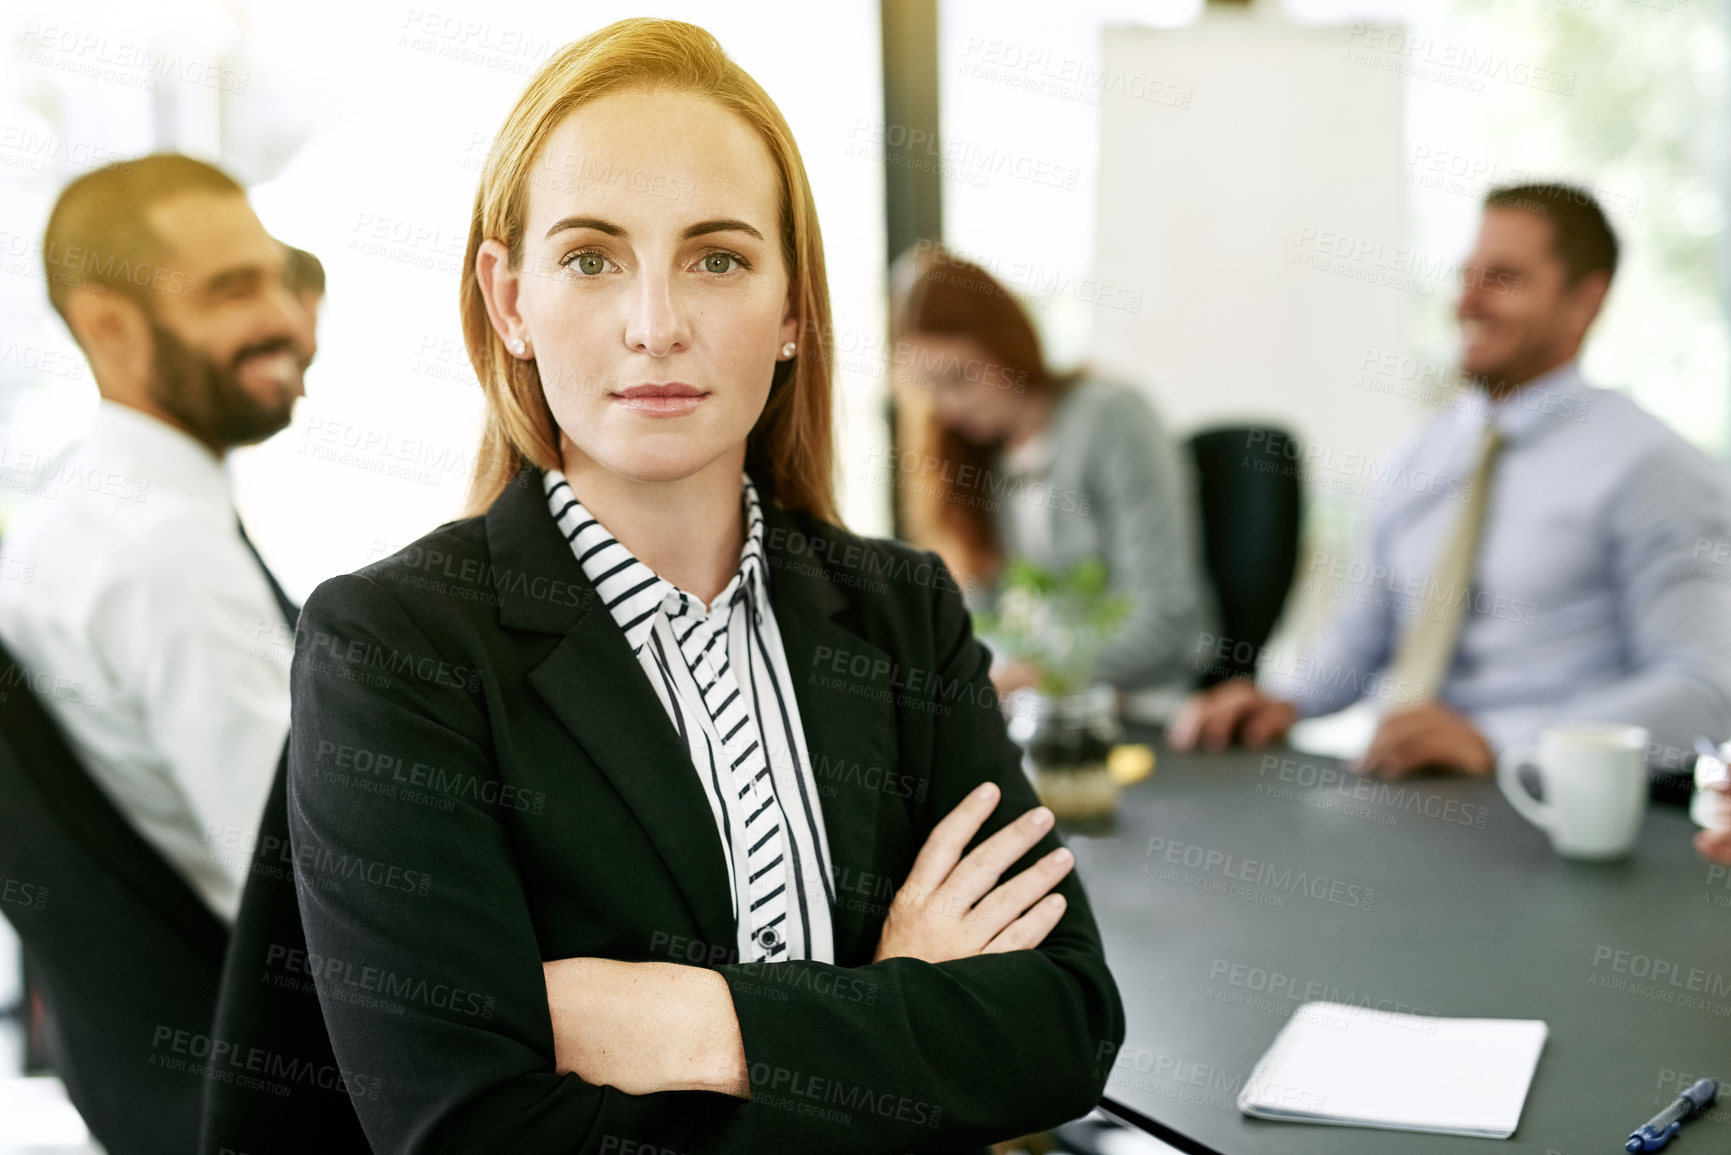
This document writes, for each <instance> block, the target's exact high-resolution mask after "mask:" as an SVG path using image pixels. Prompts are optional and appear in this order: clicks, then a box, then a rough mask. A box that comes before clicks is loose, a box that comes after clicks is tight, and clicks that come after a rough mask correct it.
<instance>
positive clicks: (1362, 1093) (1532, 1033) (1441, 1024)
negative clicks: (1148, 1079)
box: [1238, 1003, 1546, 1139]
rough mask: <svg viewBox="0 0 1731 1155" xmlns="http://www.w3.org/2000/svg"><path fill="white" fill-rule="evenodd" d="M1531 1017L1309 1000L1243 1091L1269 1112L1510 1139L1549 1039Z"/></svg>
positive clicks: (1251, 1107)
mask: <svg viewBox="0 0 1731 1155" xmlns="http://www.w3.org/2000/svg"><path fill="white" fill-rule="evenodd" d="M1545 1034H1546V1028H1545V1024H1544V1023H1542V1022H1538V1021H1537V1020H1532V1019H1436V1018H1428V1017H1423V1016H1419V1015H1403V1014H1396V1013H1394V1012H1391V1011H1379V1010H1376V1009H1374V1008H1370V1007H1360V1006H1351V1005H1346V1004H1342V1003H1305V1004H1304V1005H1303V1006H1302V1007H1300V1008H1298V1010H1297V1011H1295V1012H1293V1015H1292V1019H1291V1021H1290V1022H1288V1023H1287V1024H1286V1026H1285V1027H1283V1028H1282V1029H1281V1031H1280V1034H1279V1036H1278V1037H1276V1038H1275V1040H1274V1045H1273V1046H1271V1047H1269V1048H1268V1053H1267V1054H1265V1055H1263V1056H1262V1061H1261V1062H1259V1063H1257V1064H1256V1070H1255V1071H1253V1072H1252V1073H1251V1075H1250V1079H1249V1081H1247V1082H1246V1083H1245V1084H1244V1089H1243V1090H1242V1091H1240V1092H1239V1094H1238V1109H1239V1110H1240V1111H1242V1112H1244V1113H1245V1114H1246V1115H1254V1116H1256V1117H1258V1118H1262V1119H1283V1120H1287V1121H1290V1122H1297V1123H1335V1124H1341V1125H1345V1126H1352V1127H1383V1128H1388V1129H1390V1130H1395V1131H1435V1132H1438V1133H1440V1134H1444V1135H1471V1136H1476V1137H1479V1138H1485V1139H1507V1138H1508V1137H1509V1136H1510V1135H1513V1134H1514V1133H1515V1126H1516V1124H1518V1123H1519V1122H1520V1119H1521V1107H1522V1106H1523V1105H1524V1104H1525V1103H1526V1099H1527V1088H1528V1087H1529V1086H1530V1085H1531V1084H1532V1081H1533V1071H1534V1069H1535V1068H1536V1067H1537V1066H1538V1062H1539V1052H1540V1051H1541V1050H1542V1049H1543V1048H1544V1045H1545Z"/></svg>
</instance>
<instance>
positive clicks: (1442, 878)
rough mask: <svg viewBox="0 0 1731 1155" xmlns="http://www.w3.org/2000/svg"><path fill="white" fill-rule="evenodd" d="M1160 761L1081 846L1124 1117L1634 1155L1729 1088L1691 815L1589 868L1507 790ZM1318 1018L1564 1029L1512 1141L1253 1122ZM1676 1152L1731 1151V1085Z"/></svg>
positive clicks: (1296, 757)
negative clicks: (1392, 1014)
mask: <svg viewBox="0 0 1731 1155" xmlns="http://www.w3.org/2000/svg"><path fill="white" fill-rule="evenodd" d="M1128 740H1136V741H1140V740H1145V736H1144V735H1140V734H1137V735H1133V736H1132V737H1130V738H1129V739H1128ZM1157 753H1158V758H1159V762H1158V767H1157V769H1156V771H1155V773H1154V774H1153V775H1152V776H1151V777H1149V778H1147V779H1144V780H1143V781H1141V782H1139V783H1137V784H1135V785H1134V786H1131V787H1128V788H1127V789H1126V790H1125V792H1124V797H1123V805H1122V809H1121V811H1120V813H1119V815H1118V819H1117V825H1116V829H1115V830H1114V831H1113V832H1111V833H1110V834H1101V835H1095V836H1084V835H1078V834H1074V833H1069V832H1065V837H1066V841H1067V842H1068V844H1069V845H1070V846H1071V848H1072V849H1074V850H1075V852H1076V857H1077V863H1078V868H1079V869H1080V870H1081V871H1082V877H1083V881H1084V883H1085V885H1086V886H1087V888H1088V894H1089V897H1090V899H1091V901H1092V903H1093V906H1094V911H1095V915H1096V917H1097V918H1098V920H1099V923H1100V927H1101V932H1102V934H1103V935H1104V937H1105V941H1106V948H1107V957H1108V959H1109V961H1110V963H1111V966H1112V971H1113V974H1114V975H1115V976H1116V978H1117V981H1118V988H1119V990H1120V991H1121V992H1122V994H1123V998H1124V1004H1125V1010H1126V1013H1127V1016H1128V1022H1129V1025H1128V1032H1127V1034H1126V1036H1125V1040H1124V1046H1123V1048H1122V1050H1120V1051H1119V1052H1118V1053H1117V1054H1116V1055H1115V1056H1112V1059H1111V1061H1112V1070H1111V1077H1110V1081H1109V1082H1108V1084H1107V1087H1106V1099H1107V1102H1106V1104H1105V1105H1106V1106H1107V1107H1108V1109H1111V1108H1112V1107H1113V1105H1114V1104H1116V1105H1117V1106H1118V1107H1119V1109H1120V1110H1121V1112H1122V1113H1123V1114H1124V1115H1125V1116H1126V1117H1127V1118H1130V1119H1131V1120H1132V1121H1139V1122H1143V1123H1144V1125H1146V1124H1147V1122H1148V1121H1152V1123H1153V1124H1154V1126H1151V1127H1149V1129H1150V1130H1152V1131H1153V1132H1154V1133H1155V1134H1157V1135H1160V1136H1161V1137H1162V1138H1165V1139H1166V1140H1167V1142H1170V1143H1172V1144H1173V1145H1175V1146H1178V1147H1179V1148H1180V1149H1183V1150H1188V1151H1195V1152H1218V1153H1220V1155H1258V1153H1261V1152H1280V1153H1282V1155H1302V1153H1305V1152H1312V1151H1314V1152H1328V1153H1329V1155H1432V1153H1445V1152H1446V1153H1451V1155H1460V1153H1462V1152H1467V1151H1472V1150H1486V1151H1490V1150H1496V1151H1507V1152H1509V1153H1510V1155H1515V1153H1517V1152H1521V1153H1525V1152H1531V1153H1533V1155H1591V1153H1596V1152H1605V1151H1620V1150H1622V1145H1623V1141H1624V1140H1625V1139H1626V1138H1627V1137H1628V1135H1629V1133H1630V1132H1631V1131H1633V1130H1634V1129H1635V1128H1636V1127H1637V1126H1639V1125H1640V1124H1642V1123H1644V1122H1646V1121H1647V1119H1648V1118H1650V1117H1651V1116H1652V1115H1654V1114H1656V1113H1657V1110H1658V1109H1659V1108H1660V1107H1661V1106H1663V1105H1664V1104H1666V1103H1669V1102H1670V1101H1671V1100H1672V1099H1673V1098H1675V1097H1676V1095H1677V1094H1678V1092H1679V1091H1680V1090H1681V1089H1682V1088H1683V1087H1686V1086H1687V1085H1688V1083H1689V1082H1690V1081H1692V1080H1694V1079H1696V1078H1699V1077H1702V1076H1710V1077H1714V1078H1718V1079H1720V1080H1722V1081H1727V1080H1731V871H1727V870H1725V868H1722V867H1714V866H1712V865H1711V864H1709V863H1707V862H1705V861H1704V860H1702V859H1700V858H1699V857H1698V856H1697V855H1696V853H1695V849H1694V847H1693V846H1692V845H1691V844H1690V836H1691V834H1692V832H1693V831H1694V829H1695V827H1694V826H1693V825H1692V824H1691V823H1690V821H1689V818H1688V815H1687V814H1686V813H1685V812H1684V811H1683V810H1682V809H1681V808H1677V807H1651V808H1649V811H1648V814H1647V817H1646V820H1645V826H1644V828H1643V830H1642V832H1641V842H1640V845H1639V847H1638V848H1637V849H1636V851H1635V853H1634V855H1633V856H1632V857H1631V858H1629V859H1627V860H1625V861H1623V862H1621V863H1615V864H1588V863H1578V862H1570V861H1567V860H1565V859H1562V858H1559V857H1558V856H1557V855H1556V854H1554V853H1553V852H1552V851H1551V849H1550V845H1549V843H1548V842H1547V841H1546V839H1545V836H1544V835H1543V834H1542V833H1541V832H1540V831H1538V830H1537V829H1535V828H1533V827H1531V826H1529V825H1528V824H1527V823H1526V822H1525V821H1523V820H1522V819H1521V818H1520V817H1519V816H1518V815H1517V814H1515V812H1514V811H1513V809H1512V808H1511V807H1510V806H1509V804H1508V802H1507V801H1506V800H1505V799H1504V798H1503V797H1502V795H1501V794H1500V793H1499V792H1498V791H1497V788H1496V786H1495V784H1494V783H1493V782H1491V781H1488V780H1476V779H1473V780H1469V779H1464V778H1438V777H1431V778H1418V779H1411V780H1407V781H1404V782H1379V781H1378V780H1373V779H1360V778H1358V777H1356V776H1354V775H1352V774H1351V773H1350V772H1348V771H1347V770H1345V769H1344V768H1343V766H1342V765H1341V764H1340V763H1338V762H1336V761H1334V760H1332V759H1328V758H1318V757H1313V756H1308V755H1301V754H1296V753H1293V752H1291V751H1288V750H1284V749H1277V750H1273V751H1267V752H1255V751H1235V752H1230V753H1226V754H1214V755H1207V754H1175V753H1172V752H1170V751H1168V750H1166V749H1165V748H1164V747H1157ZM1313 999H1324V1000H1328V1001H1332V1002H1344V1003H1357V1004H1360V1005H1368V1006H1375V1007H1380V1008H1382V1009H1384V1010H1391V1011H1400V1012H1409V1013H1417V1014H1434V1015H1442V1016H1449V1017H1482V1018H1519V1019H1542V1020H1544V1021H1545V1022H1546V1023H1547V1024H1549V1027H1550V1034H1549V1037H1548V1039H1547V1040H1546V1043H1545V1048H1544V1051H1543V1053H1542V1054H1541V1055H1540V1058H1539V1065H1538V1071H1537V1074H1536V1075H1535V1076H1534V1079H1533V1084H1532V1087H1531V1089H1530V1090H1529V1091H1528V1094H1527V1100H1526V1105H1525V1107H1524V1108H1523V1110H1522V1112H1521V1121H1520V1127H1519V1129H1518V1130H1516V1132H1515V1134H1514V1137H1513V1138H1512V1139H1510V1140H1506V1141H1492V1140H1483V1139H1469V1138H1462V1137H1457V1136H1448V1135H1426V1134H1418V1133H1413V1132H1401V1131H1386V1130H1373V1129H1369V1128H1361V1127H1335V1126H1318V1125H1315V1124H1305V1123H1276V1122H1267V1121H1263V1120H1258V1119H1250V1118H1247V1117H1245V1116H1243V1115H1241V1114H1239V1112H1238V1109H1237V1105H1236V1102H1235V1100H1236V1097H1237V1094H1238V1091H1239V1088H1240V1087H1242V1086H1243V1085H1244V1083H1245V1081H1246V1080H1247V1079H1248V1078H1249V1076H1250V1073H1251V1071H1252V1070H1253V1069H1254V1067H1255V1065H1256V1062H1257V1060H1258V1059H1260V1058H1261V1057H1262V1054H1263V1052H1264V1051H1265V1050H1266V1049H1267V1048H1268V1046H1269V1044H1270V1043H1272V1042H1273V1041H1274V1037H1275V1035H1276V1033H1277V1032H1278V1031H1279V1030H1280V1028H1281V1027H1282V1026H1283V1025H1284V1024H1285V1023H1286V1022H1287V1021H1288V1019H1289V1017H1290V1016H1291V1014H1292V1012H1293V1011H1294V1009H1296V1008H1297V1007H1298V1006H1300V1005H1301V1004H1303V1003H1304V1002H1306V1001H1310V1000H1313ZM1137 1117H1140V1118H1139V1119H1138V1118H1137ZM1666 1150H1667V1151H1668V1152H1669V1151H1676V1152H1677V1153H1678V1155H1697V1153H1700V1155H1706V1153H1708V1152H1722V1151H1727V1150H1731V1086H1728V1087H1727V1090H1726V1092H1725V1094H1723V1095H1722V1096H1721V1098H1720V1105H1719V1106H1716V1107H1715V1108H1714V1109H1713V1110H1712V1111H1711V1112H1709V1113H1708V1115H1707V1116H1705V1117H1703V1118H1699V1119H1696V1120H1694V1121H1692V1122H1689V1123H1687V1124H1685V1125H1684V1127H1683V1130H1682V1133H1681V1134H1680V1135H1679V1136H1678V1137H1677V1138H1676V1139H1675V1140H1673V1141H1672V1143H1671V1145H1670V1147H1668V1148H1667V1149H1666Z"/></svg>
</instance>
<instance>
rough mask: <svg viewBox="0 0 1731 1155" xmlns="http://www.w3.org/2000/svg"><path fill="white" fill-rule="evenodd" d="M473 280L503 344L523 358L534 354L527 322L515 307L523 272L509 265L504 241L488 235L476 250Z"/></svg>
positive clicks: (509, 259)
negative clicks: (479, 289) (478, 286)
mask: <svg viewBox="0 0 1731 1155" xmlns="http://www.w3.org/2000/svg"><path fill="white" fill-rule="evenodd" d="M475 282H476V284H478V285H480V286H481V298H482V300H484V301H486V302H487V319H488V320H489V321H491V322H492V323H493V331H494V332H495V333H497V334H499V339H500V340H501V341H503V342H504V343H505V348H506V349H508V350H510V351H511V354H512V355H513V356H516V357H521V358H523V359H524V360H528V359H529V358H531V357H533V356H534V355H535V353H534V341H533V339H532V338H531V336H530V334H529V326H528V323H527V322H526V321H525V320H524V319H523V314H522V311H521V310H520V309H519V307H518V304H519V302H518V296H519V294H520V292H521V291H522V287H523V275H522V272H521V271H520V270H518V269H513V268H512V267H511V253H510V250H509V249H507V248H506V247H505V244H504V242H503V241H499V240H495V239H494V238H492V237H488V238H487V239H486V240H484V241H482V242H481V247H480V248H479V249H478V250H477V251H476V253H475Z"/></svg>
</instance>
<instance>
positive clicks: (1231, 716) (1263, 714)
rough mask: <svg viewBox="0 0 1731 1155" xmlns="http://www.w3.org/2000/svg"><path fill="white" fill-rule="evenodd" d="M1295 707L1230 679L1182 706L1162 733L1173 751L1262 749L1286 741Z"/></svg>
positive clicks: (1251, 684) (1249, 684) (1249, 683)
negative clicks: (1232, 747) (1235, 746)
mask: <svg viewBox="0 0 1731 1155" xmlns="http://www.w3.org/2000/svg"><path fill="white" fill-rule="evenodd" d="M1296 721H1298V707H1296V706H1294V705H1293V704H1292V703H1291V702H1283V701H1281V700H1280V699H1278V698H1270V697H1269V696H1268V695H1266V694H1264V693H1263V692H1262V691H1261V690H1259V689H1257V688H1256V683H1255V682H1252V681H1250V680H1249V679H1248V678H1234V679H1232V680H1231V681H1229V682H1222V683H1220V684H1219V685H1218V686H1215V687H1213V688H1211V689H1208V690H1204V691H1203V692H1202V693H1200V694H1197V695H1195V696H1194V697H1192V698H1191V699H1190V700H1189V701H1188V702H1185V703H1184V706H1183V708H1182V709H1181V710H1179V711H1178V716H1177V717H1176V718H1174V719H1173V720H1172V725H1171V726H1170V727H1169V728H1168V729H1167V731H1166V741H1167V743H1168V744H1170V745H1171V747H1172V748H1173V749H1174V750H1195V749H1198V748H1200V749H1203V750H1210V751H1217V750H1224V749H1226V747H1227V746H1229V745H1231V744H1232V743H1233V742H1234V741H1237V742H1241V743H1243V744H1244V745H1246V746H1265V745H1267V744H1268V743H1270V742H1277V741H1279V740H1280V739H1282V738H1284V737H1286V732H1287V731H1288V730H1290V729H1292V724H1293V723H1294V722H1296Z"/></svg>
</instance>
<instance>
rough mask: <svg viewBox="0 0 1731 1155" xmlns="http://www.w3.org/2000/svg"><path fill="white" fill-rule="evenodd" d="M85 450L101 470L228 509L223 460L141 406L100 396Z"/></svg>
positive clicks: (230, 505)
mask: <svg viewBox="0 0 1731 1155" xmlns="http://www.w3.org/2000/svg"><path fill="white" fill-rule="evenodd" d="M83 450H84V453H85V454H86V455H88V456H90V457H93V458H95V459H96V460H99V461H101V462H102V463H103V467H104V468H107V469H112V470H114V471H115V472H116V473H124V474H127V475H131V476H133V477H135V478H136V480H138V481H142V482H144V483H146V484H148V485H149V486H150V487H151V488H152V489H159V488H160V489H166V490H172V491H173V492H175V493H179V494H183V495H185V496H188V497H192V498H195V499H200V500H203V501H206V502H208V503H209V504H211V505H212V506H213V507H215V508H219V509H221V510H223V511H224V512H228V511H230V510H232V507H233V506H232V499H231V497H230V493H229V476H228V470H227V467H226V465H225V463H224V460H223V459H222V458H219V457H218V456H217V455H216V454H214V453H212V452H211V451H210V449H209V447H208V446H206V445H205V444H204V443H203V442H201V441H199V440H198V439H197V438H195V437H193V436H192V434H190V433H187V432H186V431H185V430H183V429H177V428H175V427H174V426H173V425H170V424H169V423H168V422H166V421H164V420H162V419H161V418H160V417H153V416H151V415H150V414H149V413H146V412H144V411H143V410H141V409H134V408H133V407H132V406H130V405H123V404H121V403H120V402H118V401H110V400H108V399H107V398H104V399H102V400H101V401H100V402H98V403H97V406H96V416H95V417H94V418H93V419H92V420H91V423H90V429H89V432H88V433H87V434H86V436H85V439H84V444H83Z"/></svg>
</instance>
